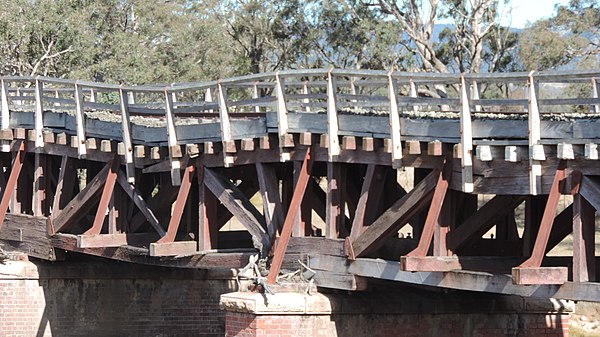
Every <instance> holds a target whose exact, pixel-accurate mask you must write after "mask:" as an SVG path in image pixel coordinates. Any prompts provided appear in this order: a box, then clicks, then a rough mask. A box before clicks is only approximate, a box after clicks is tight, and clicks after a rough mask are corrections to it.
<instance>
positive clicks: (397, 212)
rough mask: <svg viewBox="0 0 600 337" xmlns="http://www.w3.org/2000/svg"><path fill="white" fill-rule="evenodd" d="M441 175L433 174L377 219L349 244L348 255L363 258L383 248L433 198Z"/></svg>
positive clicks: (435, 172) (438, 173) (436, 171)
mask: <svg viewBox="0 0 600 337" xmlns="http://www.w3.org/2000/svg"><path fill="white" fill-rule="evenodd" d="M439 175H440V172H439V170H434V171H433V172H431V173H430V174H429V175H427V176H426V177H425V178H424V179H423V180H421V182H420V183H418V184H417V185H416V186H415V187H414V188H413V189H412V190H411V191H410V192H408V193H407V194H406V195H404V196H403V197H402V198H400V199H399V200H398V201H396V202H395V203H394V204H393V205H392V206H391V207H390V208H389V209H388V210H386V211H385V212H384V213H383V214H382V215H381V216H380V217H379V218H377V220H375V221H374V222H373V224H371V225H370V226H369V227H368V228H367V229H366V230H365V231H364V233H363V234H362V235H360V236H359V237H358V238H357V239H356V240H354V241H353V242H347V245H346V246H347V248H348V249H347V250H349V251H347V252H346V253H347V254H348V255H349V257H351V258H352V257H363V256H366V255H368V254H370V253H372V252H374V251H376V250H377V249H379V248H380V247H381V246H383V244H384V243H385V241H386V240H387V239H389V238H390V237H391V236H393V235H394V233H395V232H396V231H398V229H400V228H401V227H402V226H404V225H405V224H407V223H408V222H409V221H410V219H411V218H412V217H413V216H414V215H415V214H418V213H419V211H421V210H422V209H423V208H424V207H425V206H426V205H427V204H428V203H429V201H430V200H431V199H432V198H433V194H434V193H433V190H434V188H435V186H436V183H437V180H438V177H439ZM347 241H348V240H347Z"/></svg>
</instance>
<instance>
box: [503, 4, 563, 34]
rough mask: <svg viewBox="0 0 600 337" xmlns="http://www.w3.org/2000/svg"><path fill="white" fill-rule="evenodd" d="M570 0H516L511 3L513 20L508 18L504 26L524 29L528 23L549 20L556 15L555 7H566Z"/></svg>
mask: <svg viewBox="0 0 600 337" xmlns="http://www.w3.org/2000/svg"><path fill="white" fill-rule="evenodd" d="M568 2H569V1H568V0H516V1H511V5H512V7H513V8H512V20H510V19H509V18H507V20H506V22H503V24H505V25H507V26H511V27H513V28H524V27H525V26H526V25H527V22H534V21H536V20H539V19H543V18H548V17H550V16H552V14H553V13H554V5H555V4H561V5H565V4H567V3H568Z"/></svg>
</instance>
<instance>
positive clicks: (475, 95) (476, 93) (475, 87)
mask: <svg viewBox="0 0 600 337" xmlns="http://www.w3.org/2000/svg"><path fill="white" fill-rule="evenodd" d="M471 86H472V87H471V98H473V99H475V100H479V85H478V84H477V81H471ZM475 111H477V112H480V111H481V105H479V104H477V105H475Z"/></svg>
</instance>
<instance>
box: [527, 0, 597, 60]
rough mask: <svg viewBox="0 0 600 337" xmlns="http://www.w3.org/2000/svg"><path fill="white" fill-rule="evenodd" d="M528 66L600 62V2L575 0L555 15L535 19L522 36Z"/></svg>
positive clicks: (561, 7) (560, 8)
mask: <svg viewBox="0 0 600 337" xmlns="http://www.w3.org/2000/svg"><path fill="white" fill-rule="evenodd" d="M520 45H521V50H520V56H521V58H522V60H523V63H524V65H525V68H527V69H531V70H544V69H552V68H557V67H561V66H565V65H571V66H573V65H574V64H579V65H582V66H585V67H589V68H598V67H599V66H600V5H599V4H598V2H597V1H596V0H571V1H570V2H569V3H568V4H567V5H565V6H558V7H557V8H556V14H555V16H554V17H552V18H550V19H546V20H540V21H538V22H535V23H534V24H533V25H532V26H531V27H529V28H527V29H525V30H524V31H523V34H522V35H521V38H520Z"/></svg>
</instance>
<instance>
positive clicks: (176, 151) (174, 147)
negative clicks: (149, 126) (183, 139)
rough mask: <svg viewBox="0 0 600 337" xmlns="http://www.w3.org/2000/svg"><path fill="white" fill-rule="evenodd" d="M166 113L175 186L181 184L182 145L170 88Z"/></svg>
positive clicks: (166, 94) (172, 178) (172, 176)
mask: <svg viewBox="0 0 600 337" xmlns="http://www.w3.org/2000/svg"><path fill="white" fill-rule="evenodd" d="M165 115H166V117H167V143H168V144H167V145H168V146H169V160H170V161H171V183H172V184H173V186H179V185H181V162H180V161H179V158H180V157H181V147H180V146H179V145H178V144H177V133H176V130H175V116H174V115H173V97H172V95H171V94H170V93H169V88H165Z"/></svg>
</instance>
